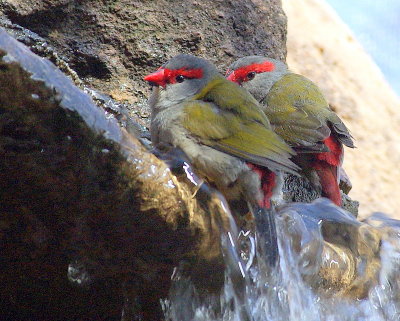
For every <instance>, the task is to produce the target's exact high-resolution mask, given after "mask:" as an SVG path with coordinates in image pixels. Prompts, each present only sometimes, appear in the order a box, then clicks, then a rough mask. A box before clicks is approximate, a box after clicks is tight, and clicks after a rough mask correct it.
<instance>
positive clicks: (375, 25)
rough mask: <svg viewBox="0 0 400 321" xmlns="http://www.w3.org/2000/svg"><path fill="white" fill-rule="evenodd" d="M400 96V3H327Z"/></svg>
mask: <svg viewBox="0 0 400 321" xmlns="http://www.w3.org/2000/svg"><path fill="white" fill-rule="evenodd" d="M326 1H327V2H328V3H329V5H331V6H332V7H333V8H334V9H335V11H336V12H337V14H338V15H339V17H340V18H341V19H342V20H343V21H344V22H345V23H346V24H347V25H348V26H349V27H350V29H351V30H352V31H353V33H354V36H355V37H356V38H357V40H358V41H359V42H360V43H361V44H362V46H363V47H364V48H365V50H366V51H367V52H368V53H369V54H370V55H371V56H372V58H373V59H374V61H375V62H376V64H377V65H378V66H379V68H380V69H381V70H382V72H383V74H384V76H385V78H386V79H387V80H388V82H389V83H390V85H391V86H392V87H393V89H394V90H395V92H396V93H397V95H399V96H400V1H399V0H383V1H376V0H326Z"/></svg>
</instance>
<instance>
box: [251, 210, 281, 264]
mask: <svg viewBox="0 0 400 321" xmlns="http://www.w3.org/2000/svg"><path fill="white" fill-rule="evenodd" d="M252 212H253V215H254V218H255V225H256V235H257V239H258V240H259V245H260V247H261V253H262V255H264V256H265V260H266V262H267V263H268V265H269V266H271V267H275V266H276V265H277V263H278V258H279V250H278V236H277V232H276V224H275V211H274V210H273V209H266V208H262V207H258V206H257V207H253V208H252Z"/></svg>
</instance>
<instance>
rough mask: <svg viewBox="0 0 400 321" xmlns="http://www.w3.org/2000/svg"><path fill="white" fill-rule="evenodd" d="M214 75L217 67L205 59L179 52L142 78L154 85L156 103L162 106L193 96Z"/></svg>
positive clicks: (216, 73)
mask: <svg viewBox="0 0 400 321" xmlns="http://www.w3.org/2000/svg"><path fill="white" fill-rule="evenodd" d="M216 75H219V73H218V71H217V69H216V68H215V67H214V66H213V65H212V64H211V63H209V62H208V61H207V60H205V59H202V58H199V57H195V56H192V55H187V54H180V55H177V56H175V57H173V58H172V59H170V60H169V61H168V62H166V63H165V64H164V65H162V66H161V67H160V68H159V69H158V70H157V71H155V72H153V73H151V74H149V75H147V76H146V77H144V80H146V81H148V82H149V84H150V85H152V86H155V87H156V90H155V91H154V92H156V93H157V96H158V97H157V101H158V103H157V105H159V107H161V108H162V107H168V106H169V105H174V104H178V103H180V102H182V101H184V100H186V99H190V98H191V97H193V96H195V95H196V94H198V93H199V92H200V91H201V90H202V89H203V88H204V87H205V86H206V85H207V84H208V83H209V82H210V81H212V79H213V78H214V77H215V76H216ZM153 94H154V93H153Z"/></svg>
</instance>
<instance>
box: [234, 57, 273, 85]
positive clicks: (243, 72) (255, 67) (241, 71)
mask: <svg viewBox="0 0 400 321" xmlns="http://www.w3.org/2000/svg"><path fill="white" fill-rule="evenodd" d="M274 69H275V65H274V64H273V63H272V62H270V61H264V62H263V63H261V64H257V63H254V64H251V65H248V66H244V67H240V68H238V69H236V70H235V71H233V72H232V73H231V74H230V75H229V76H228V79H229V80H231V81H234V82H239V83H240V82H243V81H245V79H246V77H247V74H248V73H249V72H252V71H255V72H256V73H261V72H266V71H272V70H274Z"/></svg>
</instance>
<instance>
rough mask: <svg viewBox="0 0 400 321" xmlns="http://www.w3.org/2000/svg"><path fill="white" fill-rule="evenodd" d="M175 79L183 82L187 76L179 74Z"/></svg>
mask: <svg viewBox="0 0 400 321" xmlns="http://www.w3.org/2000/svg"><path fill="white" fill-rule="evenodd" d="M175 80H176V82H179V83H181V82H183V81H184V80H185V77H184V76H182V75H178V76H176V77H175Z"/></svg>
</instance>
